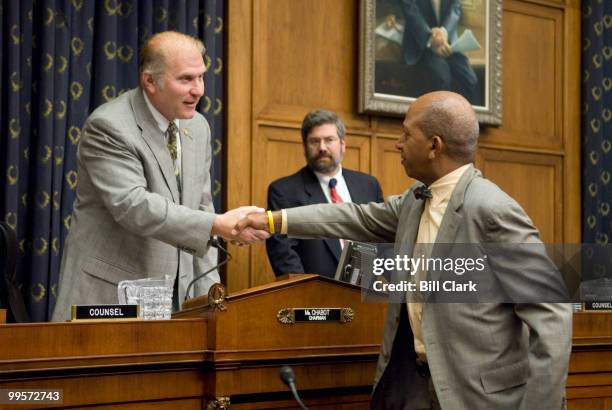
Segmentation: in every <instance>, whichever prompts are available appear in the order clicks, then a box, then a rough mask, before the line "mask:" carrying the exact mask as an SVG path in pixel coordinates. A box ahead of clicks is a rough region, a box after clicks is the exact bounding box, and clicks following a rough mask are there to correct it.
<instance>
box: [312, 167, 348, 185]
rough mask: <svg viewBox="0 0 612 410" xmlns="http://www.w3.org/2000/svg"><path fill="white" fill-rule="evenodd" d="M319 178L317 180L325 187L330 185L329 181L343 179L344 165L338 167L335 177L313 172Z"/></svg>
mask: <svg viewBox="0 0 612 410" xmlns="http://www.w3.org/2000/svg"><path fill="white" fill-rule="evenodd" d="M313 172H314V173H315V175H316V177H317V179H318V180H319V183H320V184H323V185H325V186H328V185H329V180H330V179H332V178H336V179H340V178H342V165H338V172H336V173H335V174H334V175H325V174H321V173H320V172H317V171H313Z"/></svg>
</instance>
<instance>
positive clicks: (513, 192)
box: [476, 148, 563, 243]
mask: <svg viewBox="0 0 612 410" xmlns="http://www.w3.org/2000/svg"><path fill="white" fill-rule="evenodd" d="M476 165H477V167H478V168H479V169H480V170H481V171H482V173H483V175H484V176H485V177H486V178H488V179H491V180H493V181H495V183H496V184H497V185H499V187H500V188H501V189H503V190H504V191H505V192H506V193H507V194H508V195H510V196H511V197H513V198H514V199H516V200H517V201H518V203H519V204H520V205H521V206H522V207H523V208H524V209H525V211H526V212H527V214H528V215H529V216H530V217H531V219H532V221H533V223H534V224H535V226H536V227H537V228H538V229H539V230H540V235H541V237H542V239H543V240H544V241H545V242H548V243H561V242H563V239H562V238H563V232H562V229H561V228H562V217H563V207H562V206H561V205H560V204H561V198H562V197H563V193H562V187H563V184H562V174H561V169H562V159H561V158H560V157H555V156H553V155H544V154H532V153H529V154H526V153H523V152H513V151H504V150H496V149H482V148H481V149H479V150H478V155H477V161H476ZM533 181H538V183H537V184H534V183H533Z"/></svg>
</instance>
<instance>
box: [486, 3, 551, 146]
mask: <svg viewBox="0 0 612 410" xmlns="http://www.w3.org/2000/svg"><path fill="white" fill-rule="evenodd" d="M562 17H563V13H562V10H559V9H556V8H547V7H542V6H535V5H532V4H527V3H523V2H516V1H505V2H504V14H503V32H504V38H503V72H502V84H503V105H502V109H503V120H502V126H501V127H500V128H499V129H490V130H488V131H490V132H489V133H488V134H487V137H488V138H487V141H489V142H496V143H501V144H504V145H512V146H524V147H539V148H549V149H560V148H561V147H562V146H563V138H562V134H561V118H562V116H563V113H562V112H561V104H562V98H561V97H562V82H561V80H562V75H563V66H562V53H563V36H562V34H561V33H562V23H563V19H562ZM536 101H537V104H533V103H532V102H536Z"/></svg>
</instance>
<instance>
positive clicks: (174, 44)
mask: <svg viewBox="0 0 612 410" xmlns="http://www.w3.org/2000/svg"><path fill="white" fill-rule="evenodd" d="M189 46H192V47H195V48H196V49H197V50H198V51H199V52H200V54H202V56H204V53H205V52H206V47H204V43H203V42H202V41H201V40H200V39H198V38H195V37H192V36H189V35H187V34H183V33H179V32H178V31H163V32H161V33H157V34H154V35H153V36H151V37H149V38H148V39H147V40H146V41H145V43H144V46H143V47H142V50H141V51H140V61H139V65H138V74H139V77H140V78H141V79H142V74H143V73H148V74H151V75H152V76H154V77H158V76H160V75H161V74H163V72H164V71H165V70H166V61H167V58H168V55H169V54H170V53H172V52H179V53H180V50H181V48H182V47H189Z"/></svg>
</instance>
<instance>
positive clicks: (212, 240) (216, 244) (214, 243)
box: [185, 236, 232, 300]
mask: <svg viewBox="0 0 612 410" xmlns="http://www.w3.org/2000/svg"><path fill="white" fill-rule="evenodd" d="M208 246H212V247H215V248H217V249H219V250H221V251H222V252H223V254H224V255H225V259H223V261H221V262H220V263H218V264H216V265H215V266H213V267H212V268H210V269H209V270H207V271H206V272H204V273H201V274H199V275H198V276H196V277H195V278H193V279H192V280H191V282H189V285H187V290H186V291H185V300H187V299H189V291H190V290H191V287H192V286H193V285H194V284H195V283H196V282H197V281H199V280H200V279H202V278H203V277H204V276H206V275H208V274H209V273H210V272H212V271H214V270H215V269H219V268H220V267H221V266H223V265H225V264H226V263H228V262H229V261H230V260H232V255H231V254H230V253H229V252H228V251H227V250H226V249H225V248H224V247H223V246H221V242H220V241H219V239H217V237H216V236H213V237H212V238H210V240H209V241H208Z"/></svg>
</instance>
